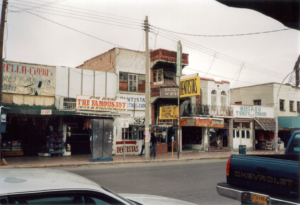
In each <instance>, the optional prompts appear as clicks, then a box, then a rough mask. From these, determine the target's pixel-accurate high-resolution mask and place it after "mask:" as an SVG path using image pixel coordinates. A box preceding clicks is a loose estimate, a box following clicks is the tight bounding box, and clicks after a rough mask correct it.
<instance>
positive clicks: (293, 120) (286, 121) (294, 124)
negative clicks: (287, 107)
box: [278, 116, 300, 129]
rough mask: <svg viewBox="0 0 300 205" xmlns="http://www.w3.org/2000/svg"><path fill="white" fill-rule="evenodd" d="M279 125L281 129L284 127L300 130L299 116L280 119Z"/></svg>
mask: <svg viewBox="0 0 300 205" xmlns="http://www.w3.org/2000/svg"><path fill="white" fill-rule="evenodd" d="M278 123H279V124H280V125H281V127H284V128H292V129H297V128H300V117H297V116H292V117H288V116H282V117H278Z"/></svg>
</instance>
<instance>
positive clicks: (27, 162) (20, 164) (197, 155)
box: [0, 150, 285, 169]
mask: <svg viewBox="0 0 300 205" xmlns="http://www.w3.org/2000/svg"><path fill="white" fill-rule="evenodd" d="M284 151H285V150H281V151H280V154H283V153H284ZM246 153H247V155H251V154H275V150H258V151H247V152H246ZM231 154H238V152H237V151H217V152H182V153H180V159H178V157H177V153H174V155H173V158H172V154H171V153H168V154H159V155H157V156H156V158H155V160H148V161H146V160H145V155H143V156H136V155H126V157H125V161H124V160H123V155H117V156H113V161H110V162H90V158H91V156H90V155H84V156H69V157H6V158H5V160H6V162H7V163H8V165H1V166H0V169H9V168H40V167H58V166H81V165H97V164H103V165H104V164H122V163H153V162H171V161H186V160H202V159H227V158H228V157H229V156H230V155H231Z"/></svg>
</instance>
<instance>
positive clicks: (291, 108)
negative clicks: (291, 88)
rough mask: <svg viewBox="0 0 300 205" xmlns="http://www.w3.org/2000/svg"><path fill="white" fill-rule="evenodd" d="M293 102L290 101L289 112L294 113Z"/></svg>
mask: <svg viewBox="0 0 300 205" xmlns="http://www.w3.org/2000/svg"><path fill="white" fill-rule="evenodd" d="M294 111H295V110H294V101H290V112H294Z"/></svg>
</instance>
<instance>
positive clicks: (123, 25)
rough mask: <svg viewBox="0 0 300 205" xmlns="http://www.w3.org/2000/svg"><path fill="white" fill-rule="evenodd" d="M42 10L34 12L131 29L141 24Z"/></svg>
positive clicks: (139, 26)
mask: <svg viewBox="0 0 300 205" xmlns="http://www.w3.org/2000/svg"><path fill="white" fill-rule="evenodd" d="M9 7H10V8H19V7H12V6H9ZM42 10H46V11H39V10H36V11H35V12H40V13H44V14H51V15H56V16H63V17H68V18H74V19H79V20H84V21H89V22H95V23H102V24H108V25H113V26H120V27H126V28H132V29H138V28H139V29H140V28H141V24H140V25H139V24H132V23H124V22H119V21H112V20H106V19H102V18H98V17H89V16H87V15H79V14H77V13H75V14H73V13H70V12H61V11H55V10H54V11H53V10H51V9H44V8H42ZM48 10H50V11H53V12H59V13H60V14H57V13H51V12H47V11H48ZM9 11H10V12H15V13H18V12H17V11H13V10H9ZM61 13H63V14H67V15H62V14H61ZM72 15H73V16H72ZM78 16H80V17H85V18H89V19H85V18H79V17H78ZM91 19H100V20H102V21H96V20H91ZM103 21H104V22H103ZM107 22H113V23H119V24H112V23H107ZM120 24H121V25H120ZM125 25H129V26H131V27H129V26H125Z"/></svg>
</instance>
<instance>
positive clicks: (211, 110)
mask: <svg viewBox="0 0 300 205" xmlns="http://www.w3.org/2000/svg"><path fill="white" fill-rule="evenodd" d="M180 113H181V116H213V117H216V116H233V107H230V106H216V105H213V106H211V105H203V104H183V105H181V111H180Z"/></svg>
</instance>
